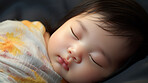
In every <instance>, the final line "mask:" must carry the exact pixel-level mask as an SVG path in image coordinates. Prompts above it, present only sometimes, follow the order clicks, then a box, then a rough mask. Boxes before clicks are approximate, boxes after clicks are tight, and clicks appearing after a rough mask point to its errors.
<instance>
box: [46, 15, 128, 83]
mask: <svg viewBox="0 0 148 83" xmlns="http://www.w3.org/2000/svg"><path fill="white" fill-rule="evenodd" d="M96 16H97V17H99V15H96V14H90V15H86V16H83V15H82V14H81V15H79V16H76V17H74V18H71V19H70V20H68V21H67V22H66V23H64V24H63V25H62V26H61V27H60V28H59V29H58V30H57V31H56V32H54V33H53V35H52V36H51V38H50V39H49V42H48V53H49V57H50V60H51V63H52V66H53V68H54V70H55V71H56V72H57V73H58V74H59V75H61V76H62V77H63V78H64V79H65V80H67V81H68V82H75V83H86V82H94V81H98V80H102V79H104V78H105V77H107V76H109V75H110V74H111V73H112V72H114V71H115V70H116V69H117V68H118V66H119V63H121V62H122V60H123V59H126V58H127V57H128V55H129V54H130V53H129V51H128V50H129V49H128V47H127V39H125V38H122V37H118V36H111V35H113V34H111V33H109V32H107V31H105V30H103V29H102V28H100V27H99V26H98V24H99V25H100V24H101V23H97V22H96V21H94V20H98V19H96V18H94V17H96Z"/></svg>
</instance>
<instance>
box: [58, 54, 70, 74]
mask: <svg viewBox="0 0 148 83" xmlns="http://www.w3.org/2000/svg"><path fill="white" fill-rule="evenodd" d="M58 62H59V63H60V64H61V65H62V66H63V67H64V69H65V70H67V71H68V70H69V67H68V62H67V61H66V59H64V58H62V57H61V56H58Z"/></svg>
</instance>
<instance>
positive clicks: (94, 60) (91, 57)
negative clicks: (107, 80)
mask: <svg viewBox="0 0 148 83" xmlns="http://www.w3.org/2000/svg"><path fill="white" fill-rule="evenodd" d="M89 55H90V54H89ZM89 57H90V59H91V60H92V62H93V63H95V64H96V65H98V66H100V67H102V65H100V64H99V63H97V62H96V61H95V60H94V59H93V58H92V56H91V55H90V56H89Z"/></svg>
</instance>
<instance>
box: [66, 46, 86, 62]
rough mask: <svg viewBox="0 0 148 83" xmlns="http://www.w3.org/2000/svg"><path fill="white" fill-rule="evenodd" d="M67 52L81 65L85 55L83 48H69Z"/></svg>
mask: <svg viewBox="0 0 148 83" xmlns="http://www.w3.org/2000/svg"><path fill="white" fill-rule="evenodd" d="M67 52H68V53H69V57H71V58H73V60H74V61H75V62H76V63H81V61H82V56H83V55H84V53H85V49H84V48H83V46H73V47H69V48H68V49H67Z"/></svg>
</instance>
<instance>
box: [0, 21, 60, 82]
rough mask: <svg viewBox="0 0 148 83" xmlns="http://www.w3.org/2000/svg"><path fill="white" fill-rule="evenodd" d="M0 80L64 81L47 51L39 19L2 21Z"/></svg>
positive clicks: (42, 27)
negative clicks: (31, 20) (55, 70)
mask: <svg viewBox="0 0 148 83" xmlns="http://www.w3.org/2000/svg"><path fill="white" fill-rule="evenodd" d="M0 31H1V32H0V83H60V82H61V80H62V78H61V77H60V76H59V75H58V74H57V73H56V72H54V70H53V69H52V66H51V64H50V60H49V57H48V55H47V51H46V46H45V42H44V37H43V34H44V33H45V27H44V26H43V25H42V24H41V23H40V22H38V21H34V22H30V21H27V20H24V21H10V20H8V21H4V22H2V23H0Z"/></svg>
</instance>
